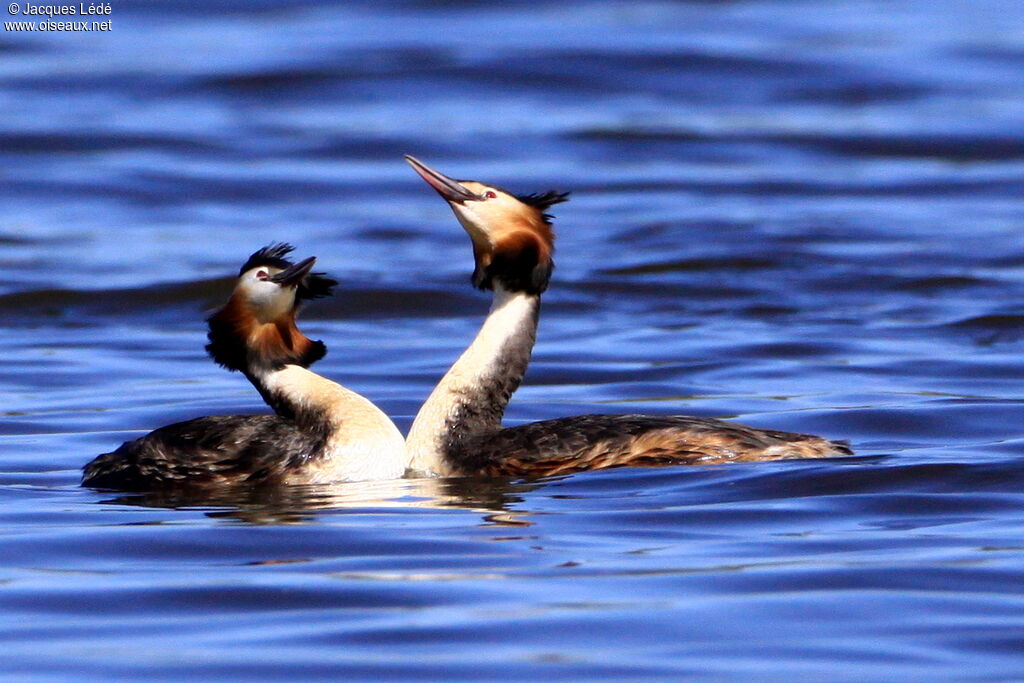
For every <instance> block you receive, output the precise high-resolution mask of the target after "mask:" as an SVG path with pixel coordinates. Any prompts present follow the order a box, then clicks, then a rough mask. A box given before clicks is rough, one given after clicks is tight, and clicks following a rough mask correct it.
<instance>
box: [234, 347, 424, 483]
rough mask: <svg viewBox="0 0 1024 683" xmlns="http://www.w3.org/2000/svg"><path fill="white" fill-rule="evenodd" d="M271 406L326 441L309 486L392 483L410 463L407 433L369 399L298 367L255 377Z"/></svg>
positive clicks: (312, 467)
mask: <svg viewBox="0 0 1024 683" xmlns="http://www.w3.org/2000/svg"><path fill="white" fill-rule="evenodd" d="M250 379H252V380H253V383H254V384H257V387H258V388H259V389H260V393H262V394H264V397H265V398H267V400H268V403H270V404H271V406H272V407H273V408H274V410H276V411H277V412H278V413H279V414H281V415H286V416H288V417H291V418H292V419H294V420H295V421H296V423H297V424H298V425H299V427H300V428H301V429H303V431H308V432H309V433H311V434H316V435H318V436H322V437H324V440H325V446H324V450H323V453H322V455H321V456H320V457H319V458H316V459H314V460H312V461H311V463H310V467H309V468H308V469H309V471H308V472H307V473H305V474H303V475H302V476H301V477H300V479H301V480H302V481H304V482H319V481H323V482H331V481H362V480H368V479H392V478H396V477H401V476H402V474H403V473H404V472H405V468H406V466H407V464H408V459H407V457H406V455H405V441H404V439H402V434H401V432H399V431H398V428H397V427H396V426H395V423H394V422H392V421H391V418H389V417H388V416H387V415H385V414H384V412H383V411H382V410H381V409H380V408H378V407H377V406H375V405H374V404H373V403H371V402H370V401H369V400H368V399H366V398H364V397H363V396H360V395H359V394H357V393H355V392H354V391H350V390H349V389H346V388H345V387H343V386H341V385H340V384H338V383H337V382H332V381H331V380H329V379H327V378H326V377H321V376H320V375H318V374H316V373H315V372H312V371H311V370H307V369H306V368H303V367H301V366H298V365H285V366H284V367H283V368H281V369H278V370H270V371H267V372H265V373H261V374H259V375H255V376H251V377H250Z"/></svg>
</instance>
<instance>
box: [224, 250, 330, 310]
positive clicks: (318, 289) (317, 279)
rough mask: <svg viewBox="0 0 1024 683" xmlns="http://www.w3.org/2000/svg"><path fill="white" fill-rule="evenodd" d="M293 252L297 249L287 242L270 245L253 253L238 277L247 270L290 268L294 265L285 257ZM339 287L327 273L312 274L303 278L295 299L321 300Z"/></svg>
mask: <svg viewBox="0 0 1024 683" xmlns="http://www.w3.org/2000/svg"><path fill="white" fill-rule="evenodd" d="M293 251H295V247H293V246H292V245H290V244H288V243H287V242H275V243H272V244H268V245H267V246H265V247H263V248H262V249H260V250H259V251H256V252H253V254H252V256H250V257H249V260H248V261H246V262H245V264H244V265H243V266H242V267H241V269H239V271H238V275H239V277H241V275H242V273H244V272H246V271H247V270H252V269H253V268H259V267H260V266H267V267H269V268H277V269H278V270H285V269H287V268H290V267H291V266H292V265H294V264H293V263H292V262H291V261H289V260H288V259H287V258H285V257H286V256H288V254H290V253H292V252H293ZM337 285H338V281H337V280H335V279H334V278H329V277H327V274H326V273H310V274H309V275H307V276H306V277H304V278H302V282H300V283H299V286H298V288H297V289H296V291H295V298H296V299H298V300H299V301H307V300H309V299H320V298H323V297H325V296H330V295H331V294H333V291H332V290H333V289H334V287H336V286H337Z"/></svg>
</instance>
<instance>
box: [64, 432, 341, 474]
mask: <svg viewBox="0 0 1024 683" xmlns="http://www.w3.org/2000/svg"><path fill="white" fill-rule="evenodd" d="M325 440H326V434H318V433H317V431H316V430H315V429H309V428H308V427H307V428H301V427H299V426H298V425H297V423H296V422H295V421H294V420H290V419H287V418H283V417H280V416H278V415H218V416H213V417H200V418H197V419H195V420H189V421H187V422H179V423H176V424H172V425H167V426H166V427H161V428H160V429H157V430H154V431H152V432H150V433H149V434H147V435H146V436H143V437H141V438H139V439H136V440H135V441H127V442H125V443H124V444H122V445H121V447H120V448H118V449H117V450H116V451H113V452H111V453H104V454H103V455H100V456H99V457H97V458H96V459H95V460H93V461H92V462H90V463H89V464H88V465H86V466H85V468H84V469H83V476H82V485H83V486H90V487H93V488H106V489H117V490H120V491H152V490H159V489H162V488H169V487H180V486H188V487H209V486H223V485H225V484H229V483H230V484H246V485H248V484H256V483H278V482H281V481H284V480H285V479H287V478H288V476H289V474H291V473H292V472H294V471H296V470H299V469H301V468H302V467H303V466H305V465H306V464H308V463H309V462H310V461H312V460H314V459H316V458H317V457H319V454H320V453H322V451H323V448H324V443H325Z"/></svg>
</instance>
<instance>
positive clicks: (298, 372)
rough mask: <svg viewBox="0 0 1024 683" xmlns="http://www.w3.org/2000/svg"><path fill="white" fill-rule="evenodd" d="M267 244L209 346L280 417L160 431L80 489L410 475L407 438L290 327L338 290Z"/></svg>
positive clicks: (107, 460) (219, 316) (109, 456)
mask: <svg viewBox="0 0 1024 683" xmlns="http://www.w3.org/2000/svg"><path fill="white" fill-rule="evenodd" d="M290 251H291V247H290V246H289V245H284V244H278V245H271V246H269V247H267V248H265V249H261V250H260V251H258V252H256V253H255V254H253V255H252V256H251V257H250V258H249V261H247V262H246V264H245V265H244V266H243V267H242V270H241V272H240V274H239V279H238V281H237V283H236V286H235V290H234V292H233V293H232V295H231V298H230V299H229V301H228V303H227V304H226V305H225V306H224V308H222V309H221V310H220V311H218V312H217V313H215V314H214V315H212V316H210V318H209V321H208V322H209V327H210V333H209V339H210V343H209V344H208V345H207V347H206V349H207V351H208V352H209V354H210V356H211V357H212V358H213V360H214V361H216V362H217V363H218V364H220V365H222V366H223V367H225V368H227V369H229V370H238V371H240V372H242V373H244V374H245V376H246V377H248V378H249V380H250V381H251V382H252V383H253V385H254V386H255V387H256V389H257V390H258V391H259V392H260V395H261V396H263V398H264V400H265V401H266V402H267V404H268V405H270V406H271V407H272V408H273V409H274V411H275V412H276V413H277V414H276V415H220V416H212V417H201V418H197V419H195V420H189V421H187V422H180V423H177V424H173V425H168V426H166V427H161V428H160V429H157V430H155V431H153V432H151V433H149V434H147V435H146V436H144V437H142V438H140V439H136V440H135V441H129V442H126V443H124V444H123V445H122V446H121V447H120V448H118V449H117V450H116V451H114V452H112V453H105V454H103V455H101V456H99V457H97V458H96V459H95V460H93V461H92V462H91V463H89V464H88V465H86V466H85V468H84V473H83V474H84V476H83V479H82V483H83V485H86V486H92V487H95V488H111V489H119V490H130V491H151V490H157V489H167V488H193V489H196V488H199V489H207V488H221V487H225V486H234V485H246V486H249V485H255V484H280V483H320V482H332V481H348V480H365V479H387V478H395V477H399V476H401V475H402V473H403V472H404V471H405V466H406V457H405V443H404V440H403V439H402V435H401V434H400V433H399V431H398V429H397V428H396V427H395V425H394V423H393V422H391V420H390V419H389V418H388V417H387V416H386V415H385V414H384V413H382V412H381V411H380V410H379V409H378V408H377V407H376V406H375V405H373V404H372V403H371V402H370V401H368V400H367V399H365V398H363V397H362V396H360V395H359V394H356V393H355V392H352V391H349V390H348V389H346V388H345V387H343V386H341V385H340V384H337V383H336V382H332V381H331V380H329V379H327V378H325V377H321V376H320V375H318V374H316V373H314V372H312V371H310V370H309V369H308V366H309V365H311V364H312V363H314V362H316V361H317V360H319V359H320V358H322V357H323V356H324V353H325V352H326V351H325V348H324V345H323V343H321V342H318V341H312V340H311V339H309V338H308V337H306V336H305V335H304V334H302V332H300V331H299V329H298V327H297V326H296V324H295V316H296V312H297V309H298V305H299V303H300V302H301V301H302V300H305V299H311V298H316V297H319V296H326V295H328V294H330V290H331V288H332V287H333V286H334V285H336V284H337V282H335V281H334V280H330V279H328V278H326V277H323V276H322V275H320V274H317V273H310V269H311V268H312V266H313V262H314V261H315V259H312V258H309V259H306V260H305V261H302V262H301V263H298V264H292V263H290V262H289V261H287V260H285V259H284V256H285V255H286V254H288V253H289V252H290Z"/></svg>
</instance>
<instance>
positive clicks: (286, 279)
mask: <svg viewBox="0 0 1024 683" xmlns="http://www.w3.org/2000/svg"><path fill="white" fill-rule="evenodd" d="M314 263H316V256H310V257H309V258H308V259H306V260H304V261H299V262H298V263H296V264H295V265H294V266H291V267H290V268H286V269H285V270H282V271H281V272H280V273H277V274H276V275H271V276H270V277H268V278H267V280H269V281H270V282H275V283H277V284H279V285H281V286H282V287H298V286H299V283H300V282H302V278H304V277H306V276H307V275H309V271H311V270H313V264H314Z"/></svg>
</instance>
